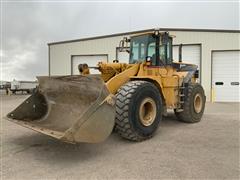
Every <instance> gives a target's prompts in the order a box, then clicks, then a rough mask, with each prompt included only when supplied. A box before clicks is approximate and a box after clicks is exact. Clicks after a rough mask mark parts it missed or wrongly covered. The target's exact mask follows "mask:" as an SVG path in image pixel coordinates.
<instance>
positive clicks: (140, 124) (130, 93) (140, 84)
mask: <svg viewBox="0 0 240 180" xmlns="http://www.w3.org/2000/svg"><path fill="white" fill-rule="evenodd" d="M116 97H117V100H116V119H115V122H116V126H115V128H116V131H117V132H118V133H119V134H120V136H121V137H123V138H125V139H128V140H132V141H143V140H145V139H148V138H150V137H152V135H153V133H154V132H155V131H156V130H157V128H158V126H159V123H160V121H161V120H162V111H163V110H162V107H163V106H162V98H161V94H160V93H159V90H158V88H157V87H156V86H155V85H154V84H152V83H150V82H147V81H130V82H128V83H126V84H125V85H123V86H122V87H121V88H120V89H119V90H118V93H117V95H116Z"/></svg>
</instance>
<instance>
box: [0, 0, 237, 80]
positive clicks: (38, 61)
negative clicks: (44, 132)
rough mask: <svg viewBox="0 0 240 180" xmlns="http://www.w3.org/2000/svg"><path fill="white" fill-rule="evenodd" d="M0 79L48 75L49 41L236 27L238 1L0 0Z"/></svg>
mask: <svg viewBox="0 0 240 180" xmlns="http://www.w3.org/2000/svg"><path fill="white" fill-rule="evenodd" d="M0 4H1V8H0V16H1V18H0V20H1V38H0V40H1V48H0V57H1V61H0V67H1V76H0V80H8V81H11V80H13V79H16V80H35V77H36V76H42V75H48V46H47V43H49V42H55V41H63V40H71V39H79V38H85V37H92V36H99V35H107V34H113V33H121V32H128V31H135V30H144V29H150V28H200V29H230V30H239V29H240V27H239V2H237V1H211V2H210V1H202V2H200V1H191V0H188V1H186V0H185V1H180V0H179V1H176V0H175V1H173V0H172V1H171V0H170V1H161V2H156V1H148V2H146V1H145V2H143V1H141V2H136V1H131V2H126V1H125V2H124V1H122V2H120V1H112V2H111V1H104V2H103V1H102V2H100V1H85V2H83V1H81V2H79V1H54V0H51V1H36V0H35V1H3V0H1V3H0Z"/></svg>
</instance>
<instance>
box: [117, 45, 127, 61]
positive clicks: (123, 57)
mask: <svg viewBox="0 0 240 180" xmlns="http://www.w3.org/2000/svg"><path fill="white" fill-rule="evenodd" d="M129 49H130V48H126V49H125V50H129ZM116 51H117V57H116V59H117V60H119V62H120V63H129V53H128V52H126V51H123V52H121V51H119V48H117V50H116Z"/></svg>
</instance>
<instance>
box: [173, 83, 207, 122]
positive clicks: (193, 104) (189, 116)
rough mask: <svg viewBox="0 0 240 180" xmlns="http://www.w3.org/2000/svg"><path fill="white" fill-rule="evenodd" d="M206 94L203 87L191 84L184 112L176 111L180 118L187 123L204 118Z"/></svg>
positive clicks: (186, 95) (186, 96)
mask: <svg viewBox="0 0 240 180" xmlns="http://www.w3.org/2000/svg"><path fill="white" fill-rule="evenodd" d="M205 102H206V96H205V94H204V90H203V87H202V86H201V85H200V84H198V83H196V84H189V86H188V89H187V94H185V102H184V105H183V111H182V112H176V110H174V112H175V115H176V116H177V118H178V120H180V121H183V122H186V123H196V122H199V121H200V120H201V118H202V115H203V112H204V109H205Z"/></svg>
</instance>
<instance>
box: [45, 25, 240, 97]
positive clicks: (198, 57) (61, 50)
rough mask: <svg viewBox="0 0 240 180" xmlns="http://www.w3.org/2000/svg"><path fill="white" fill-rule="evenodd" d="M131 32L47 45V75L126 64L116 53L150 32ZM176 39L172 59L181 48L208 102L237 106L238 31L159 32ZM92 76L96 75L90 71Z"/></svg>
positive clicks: (123, 54) (124, 55)
mask: <svg viewBox="0 0 240 180" xmlns="http://www.w3.org/2000/svg"><path fill="white" fill-rule="evenodd" d="M152 30H154V29H147V30H143V31H134V32H126V33H119V34H113V35H106V36H98V37H92V38H84V39H76V40H69V41H61V42H52V43H49V44H48V46H49V75H70V74H78V69H77V66H78V64H79V63H87V64H88V65H90V66H95V65H96V64H97V63H98V62H99V61H107V62H112V60H115V59H118V60H119V61H120V62H128V56H129V55H128V54H127V53H126V52H120V51H119V41H120V40H121V39H122V38H123V37H126V36H131V35H134V34H137V33H142V32H147V31H152ZM160 30H161V31H168V32H169V33H170V34H171V35H175V36H176V38H174V41H173V43H174V48H173V57H174V60H175V61H177V60H178V46H179V44H182V45H183V46H182V59H183V62H189V63H194V64H197V65H198V66H199V72H200V83H201V84H202V85H203V87H204V89H205V93H206V96H207V101H212V102H240V95H239V93H240V85H239V81H240V80H239V79H240V75H239V70H240V45H239V42H240V31H239V30H212V29H211V30H208V29H170V28H161V29H160ZM92 73H96V71H94V70H92Z"/></svg>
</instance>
